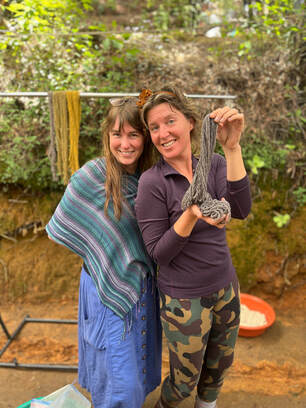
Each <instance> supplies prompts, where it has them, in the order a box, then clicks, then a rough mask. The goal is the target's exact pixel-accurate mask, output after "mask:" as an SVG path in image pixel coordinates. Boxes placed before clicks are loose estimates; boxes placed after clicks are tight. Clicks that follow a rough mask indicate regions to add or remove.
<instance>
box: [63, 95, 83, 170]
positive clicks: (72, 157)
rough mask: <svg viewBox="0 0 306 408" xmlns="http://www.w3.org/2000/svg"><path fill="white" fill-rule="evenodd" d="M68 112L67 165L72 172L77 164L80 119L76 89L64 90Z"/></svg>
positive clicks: (76, 167)
mask: <svg viewBox="0 0 306 408" xmlns="http://www.w3.org/2000/svg"><path fill="white" fill-rule="evenodd" d="M66 98H67V104H68V112H69V140H70V146H69V167H70V170H71V174H73V173H74V172H75V171H76V170H78V168H79V167H80V165H79V134H80V121H81V104H80V93H79V92H78V91H67V92H66Z"/></svg>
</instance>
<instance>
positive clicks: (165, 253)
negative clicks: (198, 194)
mask: <svg viewBox="0 0 306 408" xmlns="http://www.w3.org/2000/svg"><path fill="white" fill-rule="evenodd" d="M197 163H198V160H197V159H196V158H195V157H194V156H193V157H192V167H193V170H194V169H195V168H196V166H197ZM189 185H190V183H189V181H188V180H187V179H186V178H185V177H184V176H183V175H181V174H180V173H178V172H177V171H176V170H174V169H173V168H172V167H171V166H170V165H169V164H168V163H167V162H166V161H164V160H163V159H161V160H160V161H159V162H158V163H157V164H156V165H155V166H153V167H152V168H151V169H149V170H147V171H146V172H144V173H143V174H142V176H141V177H140V180H139V185H138V193H137V198H136V205H135V209H136V217H137V221H138V224H139V227H140V229H141V232H142V236H143V239H144V242H145V245H146V247H147V250H148V252H149V254H150V256H151V257H152V258H153V259H154V261H155V262H156V263H157V264H158V266H159V271H158V286H159V288H160V289H161V291H162V292H163V293H165V294H167V295H169V296H171V297H174V298H195V297H200V296H206V295H210V294H211V293H213V292H216V291H219V290H220V289H222V288H224V287H225V286H226V285H228V284H229V283H230V282H232V281H234V280H235V279H236V272H235V269H234V266H233V264H232V260H231V255H230V251H229V247H228V245H227V242H226V231H225V228H223V229H219V228H216V227H214V226H211V225H209V224H207V223H206V222H205V221H203V220H198V221H197V223H196V225H195V226H194V228H193V230H192V233H191V234H190V235H189V236H188V237H182V236H180V235H178V234H177V233H176V232H175V231H174V228H173V224H174V223H175V222H176V221H177V219H178V218H179V217H180V215H181V214H182V212H183V211H182V209H181V200H182V198H183V196H184V194H185V192H186V190H187V189H188V187H189ZM207 190H208V192H209V193H210V195H211V196H212V198H216V199H219V200H220V199H221V198H222V197H224V198H225V199H226V200H227V201H228V202H229V203H230V205H231V213H232V217H233V218H239V219H244V218H245V217H247V215H248V214H249V212H250V209H251V193H250V183H249V179H248V176H245V177H244V178H242V179H241V180H238V181H228V180H227V178H226V161H225V159H224V157H222V156H221V155H219V154H213V157H212V163H211V169H210V172H209V175H208V180H207Z"/></svg>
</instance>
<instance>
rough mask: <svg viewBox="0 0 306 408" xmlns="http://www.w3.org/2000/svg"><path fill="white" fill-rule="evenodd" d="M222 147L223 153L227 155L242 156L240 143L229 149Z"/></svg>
mask: <svg viewBox="0 0 306 408" xmlns="http://www.w3.org/2000/svg"><path fill="white" fill-rule="evenodd" d="M222 147H223V152H224V154H225V155H230V154H236V153H240V154H241V146H240V144H239V143H238V144H237V145H236V146H235V147H233V148H228V147H225V146H222Z"/></svg>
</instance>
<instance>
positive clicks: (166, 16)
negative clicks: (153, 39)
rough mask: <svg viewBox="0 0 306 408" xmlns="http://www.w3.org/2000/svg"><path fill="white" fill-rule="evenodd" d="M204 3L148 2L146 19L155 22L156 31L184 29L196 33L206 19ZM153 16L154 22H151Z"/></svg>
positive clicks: (189, 0)
mask: <svg viewBox="0 0 306 408" xmlns="http://www.w3.org/2000/svg"><path fill="white" fill-rule="evenodd" d="M203 3H204V2H203V1H196V0H194V1H193V0H165V1H162V2H161V1H158V0H147V2H146V6H147V10H146V12H145V17H146V18H147V19H148V20H149V21H150V24H151V23H152V22H153V25H154V27H155V29H156V30H158V31H161V32H165V31H168V30H169V29H173V28H175V29H177V28H182V29H185V30H188V31H192V32H193V31H195V29H196V28H197V26H198V24H199V23H200V21H202V20H203V18H204V13H203V12H202V4H203ZM151 16H153V21H151Z"/></svg>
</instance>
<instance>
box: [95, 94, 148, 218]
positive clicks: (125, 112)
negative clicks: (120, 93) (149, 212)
mask: <svg viewBox="0 0 306 408" xmlns="http://www.w3.org/2000/svg"><path fill="white" fill-rule="evenodd" d="M119 102H120V104H119V105H118V106H113V105H111V107H110V109H109V111H108V113H107V116H106V118H105V119H104V121H103V123H102V141H103V146H102V155H104V157H105V162H106V180H105V190H106V200H105V204H104V213H105V214H106V215H107V214H108V207H109V203H110V201H112V203H113V207H114V213H115V217H116V218H117V219H120V216H121V211H122V200H123V199H124V197H123V196H122V175H123V173H124V172H125V171H124V168H123V167H122V166H121V164H120V163H118V161H117V160H116V158H115V157H114V155H113V154H112V152H111V149H110V130H111V129H112V127H113V126H114V124H115V122H116V119H117V118H119V131H121V129H122V127H123V125H124V124H125V123H128V124H129V125H130V126H132V127H133V128H134V129H136V130H137V131H138V132H140V133H141V134H142V135H143V136H144V149H143V153H142V155H141V156H140V158H139V161H138V170H139V171H140V172H141V173H142V172H143V171H145V170H147V169H148V168H150V167H151V166H152V164H153V157H152V142H151V140H150V137H149V135H148V133H147V132H146V129H145V128H144V126H143V123H142V121H141V118H140V113H139V109H138V107H137V105H136V102H137V99H136V98H134V97H127V98H123V99H122V100H121V101H119Z"/></svg>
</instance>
